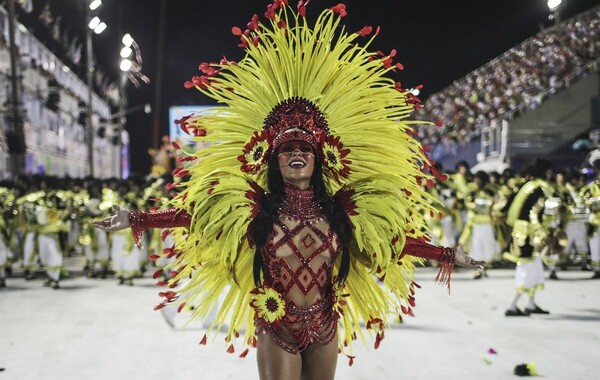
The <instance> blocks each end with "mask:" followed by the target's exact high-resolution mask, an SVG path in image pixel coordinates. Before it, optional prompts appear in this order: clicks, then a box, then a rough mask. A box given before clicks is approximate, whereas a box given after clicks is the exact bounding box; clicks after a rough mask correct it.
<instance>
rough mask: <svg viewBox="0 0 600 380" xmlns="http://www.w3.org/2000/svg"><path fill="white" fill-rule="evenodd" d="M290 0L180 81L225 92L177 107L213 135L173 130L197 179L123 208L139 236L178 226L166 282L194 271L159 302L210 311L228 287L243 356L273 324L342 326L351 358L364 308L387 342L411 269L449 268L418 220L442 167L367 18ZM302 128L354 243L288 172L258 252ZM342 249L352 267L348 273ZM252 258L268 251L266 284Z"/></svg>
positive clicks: (285, 343)
mask: <svg viewBox="0 0 600 380" xmlns="http://www.w3.org/2000/svg"><path fill="white" fill-rule="evenodd" d="M287 3H288V2H287V0H285V1H284V0H279V1H275V2H274V3H273V4H271V5H269V7H268V9H267V12H266V13H265V17H266V20H265V21H264V22H263V21H259V17H258V16H257V15H255V16H254V17H253V18H252V20H251V21H250V23H249V24H248V29H247V30H246V31H242V30H241V29H239V28H237V27H234V28H233V29H232V32H233V34H235V35H237V36H239V37H240V40H241V44H240V46H241V47H243V48H244V49H245V51H246V56H245V57H244V59H242V60H241V61H240V62H237V63H236V62H230V61H227V60H226V59H223V60H222V61H221V62H220V63H210V64H209V63H202V64H201V65H200V69H201V70H202V72H203V75H202V76H198V77H194V78H193V79H192V81H190V82H187V83H186V87H195V88H197V89H199V90H200V91H201V92H202V93H204V94H206V95H208V96H209V97H211V98H213V99H215V100H216V101H218V102H219V103H221V104H223V105H226V106H227V107H223V108H218V107H216V108H215V109H214V111H213V113H211V114H208V115H196V116H194V115H193V116H191V117H186V118H184V119H182V120H179V121H178V123H179V124H180V126H181V128H182V129H183V130H184V131H185V132H187V133H188V134H190V135H191V136H192V138H191V139H192V140H193V141H194V142H196V143H206V142H208V143H211V144H212V145H210V146H208V147H205V148H203V149H199V150H197V151H195V152H193V153H187V152H186V150H185V149H181V148H180V147H179V146H176V148H177V149H178V153H179V154H180V157H179V161H180V162H183V163H185V168H181V169H178V170H176V171H175V175H176V176H178V177H182V178H187V177H188V176H189V179H186V180H183V181H181V182H180V184H179V185H178V186H179V187H180V188H181V190H182V191H181V193H180V194H179V195H177V196H176V197H175V198H174V199H173V200H172V203H171V206H172V207H173V208H172V209H170V210H166V211H159V212H155V213H145V212H131V213H130V214H129V215H130V216H129V222H130V225H131V227H132V229H133V231H134V236H135V237H136V239H139V237H140V234H141V232H142V231H143V230H144V229H146V228H151V227H156V228H164V227H171V228H172V232H173V234H174V238H175V242H176V246H175V248H174V249H173V250H168V252H166V254H168V255H171V256H173V257H175V258H176V259H175V261H174V263H172V265H171V274H172V275H173V278H172V279H171V280H170V281H169V283H168V285H169V286H170V287H171V289H173V288H175V287H176V286H177V284H178V282H179V281H180V280H181V282H183V280H186V281H187V282H186V283H185V285H183V286H182V287H181V288H179V290H178V292H175V291H173V290H166V291H164V292H162V293H161V295H162V296H164V298H165V300H164V302H163V303H161V304H160V305H158V308H161V307H164V306H165V305H167V304H168V303H177V302H180V303H181V305H180V307H179V308H180V309H182V308H185V304H184V303H183V302H184V300H183V299H179V300H178V299H177V298H178V295H180V294H185V295H186V296H185V302H190V303H192V302H193V303H194V304H195V305H197V307H195V308H194V310H193V315H194V317H195V318H197V319H202V318H204V317H205V316H206V315H207V314H208V313H209V312H210V311H211V309H212V308H213V306H214V305H215V303H216V302H217V298H218V297H219V295H220V294H221V293H223V292H225V293H226V296H225V298H224V300H223V302H222V304H221V305H220V308H219V311H218V314H217V317H216V319H215V322H214V323H213V324H212V326H211V327H210V328H209V332H210V331H215V330H216V331H218V330H219V329H220V328H221V327H222V326H223V325H224V324H225V323H226V324H227V326H228V332H227V337H226V341H227V342H229V346H228V351H229V352H234V351H235V344H236V339H238V338H239V336H240V335H239V331H240V329H241V328H244V327H245V326H252V325H254V326H255V327H256V329H255V328H246V331H245V335H244V336H243V338H241V345H242V346H243V347H242V349H244V350H243V352H242V354H241V355H240V356H242V357H243V356H245V355H246V354H247V352H248V347H250V346H254V345H255V344H256V334H257V333H260V332H266V333H268V334H270V335H272V337H273V339H274V340H275V341H276V342H277V343H278V344H279V345H280V346H281V347H282V348H283V349H285V350H287V351H289V352H293V353H296V352H299V351H302V350H303V349H304V348H306V347H307V346H308V345H309V344H311V343H313V342H320V343H327V342H329V341H331V340H332V339H334V338H335V337H336V334H337V337H338V343H339V348H340V351H341V352H344V353H346V354H347V355H348V356H349V357H350V359H351V360H352V356H351V353H352V344H353V341H354V340H356V339H357V338H358V337H360V338H363V339H364V338H365V334H364V331H363V330H362V329H361V327H360V324H361V323H363V324H364V325H366V330H367V332H368V333H369V335H371V334H373V333H374V335H375V347H377V346H378V345H379V343H380V341H381V340H382V339H383V337H384V329H385V327H386V324H387V321H388V316H389V315H394V314H395V315H394V319H397V318H398V315H399V314H401V313H403V314H412V310H411V307H413V306H414V302H415V301H414V297H413V296H414V291H415V287H418V285H416V284H415V283H414V282H413V278H414V275H413V269H414V267H415V264H418V263H420V262H421V261H422V259H421V258H429V259H435V260H438V261H440V263H441V269H440V274H439V275H438V277H437V279H438V280H439V281H440V282H442V283H448V284H449V281H450V273H451V270H452V267H453V265H454V257H455V256H454V250H453V249H450V248H440V247H434V246H431V245H429V244H427V242H426V240H425V232H424V231H422V228H423V226H424V225H425V222H424V220H423V216H422V214H421V212H420V211H421V210H425V211H426V212H427V213H431V214H432V215H437V213H438V211H437V208H436V202H435V201H432V197H431V196H430V195H428V194H427V193H426V192H425V191H424V190H423V189H422V186H421V184H422V183H427V184H429V185H430V186H433V182H434V180H435V177H436V176H439V174H438V173H437V172H436V171H435V169H434V168H433V167H432V166H431V162H430V161H429V159H428V157H427V155H426V154H425V152H424V150H423V148H422V147H421V145H420V144H419V142H417V141H416V140H415V139H414V138H413V130H412V128H411V125H412V124H415V123H423V122H421V121H419V122H417V121H411V120H407V118H408V117H409V115H410V114H411V112H412V111H413V110H414V109H415V108H419V107H420V101H419V100H418V99H417V98H416V97H414V96H413V95H412V94H411V93H410V92H409V91H407V90H405V89H403V88H402V86H401V85H400V83H399V82H394V80H393V79H391V78H390V77H391V75H392V74H393V73H394V72H396V71H398V70H402V66H401V65H400V64H396V63H394V62H393V59H394V55H395V54H396V52H395V51H392V52H391V53H389V54H384V53H381V52H377V53H373V52H369V51H368V50H367V47H368V46H369V44H370V43H371V41H372V39H373V38H374V36H373V37H371V38H370V39H367V43H366V44H365V45H364V46H361V45H359V44H358V42H359V40H360V39H362V38H368V37H367V36H368V35H370V34H371V33H372V32H373V30H372V28H371V27H368V26H366V27H364V28H363V29H361V30H360V31H357V32H354V33H348V32H347V31H346V30H344V28H342V27H341V25H340V20H341V18H342V17H343V16H345V14H346V11H345V8H344V6H343V5H341V4H340V5H337V6H336V7H333V8H331V9H327V10H325V11H323V12H322V13H321V14H320V15H319V17H318V19H317V20H316V22H315V23H314V25H312V26H310V25H309V22H308V21H307V20H306V18H305V12H306V9H305V5H306V4H305V3H304V1H300V2H299V4H298V8H297V11H295V10H293V9H292V8H291V7H290V6H289V5H288V4H287ZM377 33H378V30H377V31H375V35H377ZM292 140H302V141H305V142H307V143H309V144H310V145H311V146H312V147H313V150H314V153H315V156H316V160H318V161H319V162H320V164H321V166H322V170H323V174H322V180H323V182H324V184H325V190H326V192H327V194H329V197H330V198H332V199H333V200H334V202H335V203H336V204H337V205H338V206H339V207H340V209H341V210H343V212H344V218H347V219H346V220H347V222H348V225H349V226H351V229H352V231H351V240H350V242H349V243H348V245H347V247H342V246H341V245H343V244H342V242H341V241H340V239H339V238H338V235H337V234H336V233H335V232H334V231H333V229H332V228H331V224H330V223H329V222H330V221H329V220H328V218H329V216H328V215H327V210H326V209H325V208H324V207H323V204H321V203H319V201H318V198H317V197H316V196H315V194H314V192H315V189H314V188H312V187H311V188H309V189H305V190H301V189H299V188H296V187H294V186H293V185H290V184H288V183H286V184H285V189H284V193H283V199H280V200H277V201H278V202H277V203H278V204H279V209H278V210H275V211H276V214H277V218H276V219H275V220H273V229H272V231H271V234H270V235H269V237H268V241H267V243H266V244H265V245H264V246H262V247H260V250H259V252H256V246H255V242H254V241H253V231H254V230H255V228H256V226H255V225H254V222H255V221H256V220H257V218H258V216H259V214H261V213H263V212H265V210H264V207H265V205H266V204H267V201H268V200H271V198H270V197H271V194H270V193H269V192H268V191H269V189H268V188H267V187H268V186H267V167H268V166H269V164H268V163H269V161H270V160H271V158H272V157H273V155H274V154H275V153H276V150H277V147H278V146H279V145H281V144H282V143H284V142H286V141H292ZM175 227H187V228H175ZM344 249H347V250H348V251H349V265H350V270H349V275H348V277H347V279H346V281H344V282H342V283H341V284H340V282H338V281H337V275H338V272H339V268H340V266H341V265H342V261H343V257H342V254H341V252H342V251H343V250H344ZM408 255H412V256H408ZM416 256H418V257H416ZM254 260H261V261H262V265H261V269H262V271H261V272H260V273H259V279H260V280H259V283H258V285H257V284H256V282H255V280H254V276H253V263H254ZM157 275H160V273H157ZM182 298H183V297H182ZM338 325H339V326H340V327H341V328H340V329H339V330H338ZM206 341H207V335H205V336H204V338H203V339H202V341H201V343H202V344H204V343H206Z"/></svg>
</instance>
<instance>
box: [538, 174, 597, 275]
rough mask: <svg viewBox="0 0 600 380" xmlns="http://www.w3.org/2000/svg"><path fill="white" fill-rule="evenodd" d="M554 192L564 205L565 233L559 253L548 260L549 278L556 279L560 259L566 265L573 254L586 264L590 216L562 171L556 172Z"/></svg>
mask: <svg viewBox="0 0 600 380" xmlns="http://www.w3.org/2000/svg"><path fill="white" fill-rule="evenodd" d="M555 187H556V192H557V193H558V196H559V197H560V199H561V202H562V203H563V205H564V206H565V207H566V213H565V233H566V235H567V243H566V246H565V249H564V251H563V252H561V253H562V256H563V257H562V260H561V258H560V255H555V256H554V257H551V258H550V260H549V261H548V269H549V270H550V276H549V278H550V279H552V280H558V276H557V274H556V266H557V264H559V263H560V262H561V261H562V262H563V263H564V265H565V266H566V265H567V263H568V262H569V259H570V257H571V256H572V255H573V254H574V255H575V257H576V258H577V259H579V260H580V261H581V262H583V263H584V265H585V264H586V260H587V258H588V256H589V246H588V236H587V230H588V226H587V222H588V220H589V217H590V213H589V210H588V208H587V207H586V205H585V203H584V201H583V200H582V199H581V197H580V196H579V191H578V190H577V189H576V188H575V186H573V185H572V184H571V183H570V181H568V178H567V177H566V173H565V172H564V171H559V172H557V173H556V183H555Z"/></svg>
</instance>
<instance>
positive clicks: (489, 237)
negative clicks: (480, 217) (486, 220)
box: [469, 224, 500, 262]
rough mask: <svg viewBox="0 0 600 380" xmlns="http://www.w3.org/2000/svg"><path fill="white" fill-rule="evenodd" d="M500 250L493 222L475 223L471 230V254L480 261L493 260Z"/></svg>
mask: <svg viewBox="0 0 600 380" xmlns="http://www.w3.org/2000/svg"><path fill="white" fill-rule="evenodd" d="M499 252H500V249H499V247H498V243H497V242H496V237H495V235H494V227H493V226H492V225H491V224H475V225H473V230H472V231H471V247H470V248H469V256H471V257H472V258H473V259H475V260H478V261H486V262H488V261H492V259H493V258H494V256H495V255H496V254H498V253H499Z"/></svg>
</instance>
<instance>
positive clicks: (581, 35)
mask: <svg viewBox="0 0 600 380" xmlns="http://www.w3.org/2000/svg"><path fill="white" fill-rule="evenodd" d="M599 63H600V7H596V8H593V9H591V10H589V11H587V12H584V13H581V14H579V15H577V16H575V17H572V18H571V19H568V20H565V21H564V22H561V23H559V24H557V25H555V26H553V27H551V28H547V29H544V30H541V31H540V32H539V33H537V34H536V35H534V36H532V37H530V38H528V39H527V40H525V41H523V42H522V43H521V44H519V45H518V46H515V47H513V48H512V49H510V50H508V51H506V52H505V53H504V54H502V55H501V56H499V57H497V58H495V59H494V60H492V61H490V62H488V63H487V64H485V65H483V66H481V67H479V68H478V69H476V70H474V71H473V72H471V73H469V74H467V75H466V76H465V77H463V78H461V79H458V80H456V81H454V82H453V83H452V84H451V85H450V86H448V87H446V88H445V89H443V90H442V91H440V92H438V93H435V94H433V95H432V96H430V97H429V98H428V99H427V100H426V102H425V107H424V109H423V110H422V112H421V114H420V117H421V118H422V119H424V120H431V119H434V120H440V121H441V122H442V127H436V126H423V127H420V128H419V129H418V135H419V137H420V138H421V140H422V142H423V143H424V144H427V145H429V146H430V147H431V156H432V158H434V159H435V160H437V161H438V162H440V163H442V165H443V166H444V167H446V168H448V169H453V168H454V166H455V164H456V163H457V162H458V161H460V160H465V161H467V162H468V163H469V164H470V165H471V166H474V165H476V164H478V163H479V164H480V167H487V168H488V169H489V170H501V169H502V168H504V167H506V166H508V165H509V164H510V165H511V166H519V165H520V164H522V163H523V162H525V161H526V160H527V159H529V158H531V157H538V156H545V157H551V158H553V160H554V161H557V160H559V161H561V162H562V163H564V164H565V165H568V166H576V165H578V164H579V162H580V161H581V160H582V154H583V157H585V152H584V153H582V152H577V151H575V150H574V149H573V148H572V147H571V145H572V144H571V143H572V142H573V140H574V139H576V138H578V137H581V136H582V135H583V136H585V135H587V134H588V132H589V131H591V130H593V129H595V128H599V127H600V116H599V113H600V103H599V99H600V98H599V95H600V82H599V79H598V70H599Z"/></svg>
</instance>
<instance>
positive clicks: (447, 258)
mask: <svg viewBox="0 0 600 380" xmlns="http://www.w3.org/2000/svg"><path fill="white" fill-rule="evenodd" d="M402 254H403V255H411V256H416V257H422V258H424V259H431V260H436V261H439V263H440V271H439V272H438V274H437V276H436V278H435V280H436V281H437V282H439V283H441V284H442V285H447V286H448V291H450V278H451V276H452V269H453V268H454V259H455V257H456V253H455V250H454V248H449V247H437V246H435V245H431V244H428V243H426V242H424V241H422V240H419V239H415V238H411V237H407V238H406V244H404V249H403V250H402Z"/></svg>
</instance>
